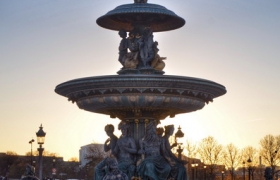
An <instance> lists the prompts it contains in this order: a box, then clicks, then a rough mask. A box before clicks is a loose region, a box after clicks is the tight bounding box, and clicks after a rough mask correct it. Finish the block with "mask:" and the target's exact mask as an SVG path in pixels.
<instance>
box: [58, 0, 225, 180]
mask: <svg viewBox="0 0 280 180" xmlns="http://www.w3.org/2000/svg"><path fill="white" fill-rule="evenodd" d="M96 23H97V24H98V25H99V26H101V27H103V28H106V29H110V30H115V31H118V32H119V35H120V37H121V42H120V44H119V57H118V61H119V62H120V63H121V65H122V67H121V68H120V70H119V71H118V72H117V74H118V75H108V76H95V77H86V78H80V79H75V80H70V81H67V82H65V83H61V84H59V85H58V86H57V87H56V89H55V92H57V93H58V94H60V95H63V96H65V97H67V98H68V100H69V101H71V102H73V103H76V104H77V106H78V107H79V108H80V109H83V110H86V111H90V112H94V113H100V114H104V115H109V116H110V117H111V118H118V119H120V121H121V123H120V127H122V126H123V127H126V126H129V130H131V131H130V132H131V134H129V136H127V132H126V130H127V129H125V128H124V129H121V130H122V133H123V135H122V136H121V137H120V138H119V139H118V140H117V143H116V146H115V148H112V147H111V148H110V149H111V150H113V149H114V150H113V151H112V154H113V155H114V156H116V158H117V160H118V163H119V165H118V167H119V168H120V169H122V170H123V171H124V172H126V174H127V175H128V176H129V178H131V179H137V178H138V179H139V177H137V175H139V176H140V177H141V178H143V179H151V178H152V179H155V180H157V179H160V180H165V179H167V178H171V179H172V178H173V179H185V178H186V174H185V172H184V167H183V166H184V163H185V162H183V161H180V160H178V159H176V157H175V156H174V155H173V154H172V153H171V151H170V148H171V147H172V146H170V144H169V142H168V141H167V137H168V136H170V135H171V131H169V130H166V135H165V136H166V137H165V138H164V137H161V135H157V134H156V126H157V123H158V122H159V121H161V120H164V119H165V118H167V117H170V118H174V117H175V116H176V115H177V114H183V113H189V112H194V111H197V110H200V109H202V108H203V107H204V106H205V105H206V104H208V103H209V102H213V99H214V98H216V97H219V96H221V95H223V94H225V93H226V89H225V87H224V86H222V85H220V84H218V83H215V82H213V81H210V80H206V79H201V78H193V77H185V76H172V75H164V73H165V72H164V71H163V68H164V67H165V63H164V62H163V60H164V59H166V58H165V57H161V56H160V55H159V54H158V51H159V49H158V47H157V46H158V42H157V41H154V39H153V33H155V32H163V31H169V30H174V29H177V28H180V27H182V26H183V25H184V24H185V20H184V19H183V18H181V17H179V16H177V15H176V14H175V13H174V12H172V11H170V10H168V9H167V8H165V7H164V6H161V5H157V4H150V3H147V0H134V3H131V4H124V5H120V6H118V7H116V8H115V9H113V10H111V11H109V12H108V13H106V14H105V15H103V16H101V17H99V18H98V19H97V20H96ZM127 33H128V37H127ZM149 136H150V137H149ZM149 138H151V139H152V142H149V140H148V139H149ZM132 139H133V140H132ZM153 141H154V142H153ZM124 142H125V143H124ZM133 142H134V143H135V145H133V144H134V143H133ZM107 143H109V141H106V143H105V144H106V147H108V146H112V139H110V144H107ZM123 145H124V146H123ZM127 145H129V147H127ZM104 147H105V146H104ZM123 147H124V148H123ZM122 148H123V149H122ZM136 152H138V153H140V154H137V153H136ZM142 157H143V158H142ZM155 157H157V158H155ZM124 162H125V163H124ZM136 162H137V163H136ZM158 163H160V165H158ZM105 164H106V162H102V163H101V164H100V166H98V167H97V170H100V169H102V168H103V167H104V165H105ZM122 165H123V166H122ZM128 167H131V168H130V169H129V168H128ZM150 167H151V168H150ZM159 167H160V168H159ZM159 169H161V170H159ZM170 172H171V174H170ZM100 174H101V175H102V173H100ZM133 175H134V176H133ZM103 176H104V174H103ZM103 176H100V177H103ZM132 176H133V177H132ZM100 177H98V178H100ZM98 180H99V179H98Z"/></svg>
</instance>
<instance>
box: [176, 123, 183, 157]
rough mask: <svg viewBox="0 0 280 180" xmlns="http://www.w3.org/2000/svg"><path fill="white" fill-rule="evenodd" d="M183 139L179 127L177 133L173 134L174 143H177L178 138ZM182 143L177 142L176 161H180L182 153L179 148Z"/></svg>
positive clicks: (181, 149)
mask: <svg viewBox="0 0 280 180" xmlns="http://www.w3.org/2000/svg"><path fill="white" fill-rule="evenodd" d="M182 137H184V133H183V132H182V131H181V127H180V126H179V127H178V131H177V132H176V133H175V141H176V143H177V141H178V140H179V139H178V138H182ZM182 144H183V143H182V142H178V145H179V146H178V149H177V152H178V159H182V152H183V148H182V147H181V145H182Z"/></svg>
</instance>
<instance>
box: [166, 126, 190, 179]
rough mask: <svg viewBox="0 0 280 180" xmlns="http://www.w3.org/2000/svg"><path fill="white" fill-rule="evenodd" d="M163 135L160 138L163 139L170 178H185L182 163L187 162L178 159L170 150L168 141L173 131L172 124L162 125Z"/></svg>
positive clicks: (185, 173)
mask: <svg viewBox="0 0 280 180" xmlns="http://www.w3.org/2000/svg"><path fill="white" fill-rule="evenodd" d="M164 129H165V131H164V136H163V138H162V140H163V141H164V143H163V144H164V145H165V149H166V159H167V161H168V162H169V164H170V166H171V172H170V176H169V178H170V179H176V180H187V172H186V168H185V166H184V164H187V162H186V161H184V160H180V159H178V158H177V157H176V156H175V155H174V154H173V153H172V151H171V149H172V146H170V143H169V140H168V139H169V137H170V136H172V135H173V133H174V125H168V126H164Z"/></svg>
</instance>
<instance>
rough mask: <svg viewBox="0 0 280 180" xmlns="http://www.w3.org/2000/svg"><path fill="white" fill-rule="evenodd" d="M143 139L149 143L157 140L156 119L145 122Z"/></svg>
mask: <svg viewBox="0 0 280 180" xmlns="http://www.w3.org/2000/svg"><path fill="white" fill-rule="evenodd" d="M144 139H145V140H146V141H147V142H150V143H152V142H155V141H158V135H157V122H156V121H150V122H149V123H148V124H147V126H146V133H145V136H144Z"/></svg>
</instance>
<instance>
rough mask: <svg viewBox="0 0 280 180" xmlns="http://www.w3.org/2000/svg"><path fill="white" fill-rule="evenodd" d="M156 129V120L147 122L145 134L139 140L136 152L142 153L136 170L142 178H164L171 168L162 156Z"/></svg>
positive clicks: (160, 143)
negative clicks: (138, 148)
mask: <svg viewBox="0 0 280 180" xmlns="http://www.w3.org/2000/svg"><path fill="white" fill-rule="evenodd" d="M156 130H157V128H156V122H155V121H151V122H149V123H148V124H147V127H146V133H145V136H144V137H143V139H141V140H140V142H139V145H140V150H139V151H138V153H139V154H142V161H141V162H140V163H139V165H138V166H137V172H138V175H139V176H140V177H141V179H142V180H151V179H152V180H166V179H167V178H168V175H169V173H170V170H171V167H170V165H169V164H168V162H167V161H166V159H165V158H164V154H165V149H164V148H165V147H164V144H163V141H162V139H161V137H160V136H159V135H157V133H156Z"/></svg>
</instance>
